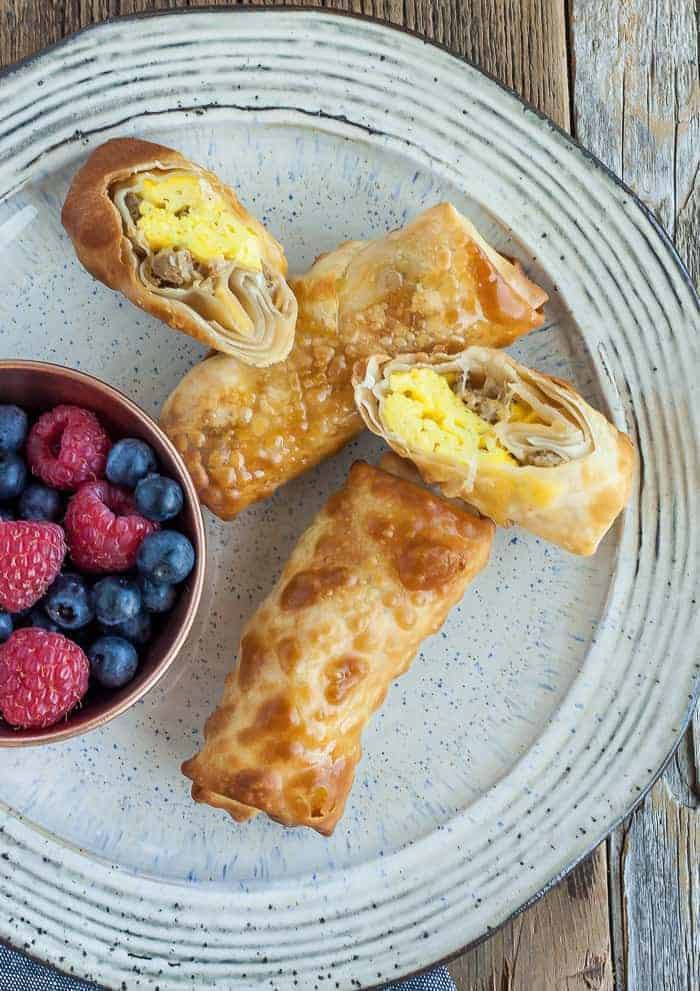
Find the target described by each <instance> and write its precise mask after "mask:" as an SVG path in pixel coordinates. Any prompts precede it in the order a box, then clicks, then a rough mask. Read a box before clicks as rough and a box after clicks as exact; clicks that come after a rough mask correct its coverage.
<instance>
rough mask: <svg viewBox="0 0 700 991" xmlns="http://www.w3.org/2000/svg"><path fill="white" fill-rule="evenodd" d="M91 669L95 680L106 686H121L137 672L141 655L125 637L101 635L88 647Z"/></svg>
mask: <svg viewBox="0 0 700 991" xmlns="http://www.w3.org/2000/svg"><path fill="white" fill-rule="evenodd" d="M88 657H89V658H90V669H91V671H92V676H93V678H94V679H95V681H98V682H99V683H100V685H103V686H104V687H105V688H121V687H122V686H123V685H126V684H127V682H129V681H131V679H132V678H133V677H134V675H135V674H136V668H137V667H138V665H139V655H138V654H137V653H136V648H135V647H134V645H133V644H132V643H129V641H128V640H125V639H124V638H123V637H112V636H108V637H99V639H97V640H95V642H94V643H93V645H92V646H91V647H90V648H89V649H88Z"/></svg>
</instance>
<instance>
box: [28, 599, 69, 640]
mask: <svg viewBox="0 0 700 991" xmlns="http://www.w3.org/2000/svg"><path fill="white" fill-rule="evenodd" d="M29 620H30V622H31V624H32V626H36V627H38V628H39V629H40V630H48V631H49V633H60V632H61V627H60V626H59V625H58V623H54V621H53V620H52V619H49V617H48V616H47V615H46V613H45V612H44V607H43V606H42V605H38V606H34V608H33V609H32V611H31V612H30V613H29ZM71 639H72V637H71Z"/></svg>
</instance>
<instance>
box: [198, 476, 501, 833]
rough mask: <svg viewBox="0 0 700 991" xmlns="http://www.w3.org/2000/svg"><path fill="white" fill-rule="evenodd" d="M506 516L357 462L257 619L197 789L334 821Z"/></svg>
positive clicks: (223, 802) (325, 823)
mask: <svg viewBox="0 0 700 991" xmlns="http://www.w3.org/2000/svg"><path fill="white" fill-rule="evenodd" d="M494 529H495V528H494V525H493V523H492V522H491V521H490V520H486V519H481V518H477V517H475V516H473V515H471V514H470V513H468V512H466V511H465V510H463V509H461V508H454V507H452V506H450V505H449V504H448V503H447V502H445V500H443V499H441V498H439V497H438V496H435V495H432V494H431V493H430V492H428V491H426V490H425V489H424V488H423V487H421V486H418V485H414V484H412V483H411V482H407V481H404V480H403V479H401V478H397V477H395V476H394V475H392V474H388V473H387V472H384V471H382V470H381V469H379V468H374V467H371V466H370V465H367V464H365V463H363V462H356V463H355V464H354V465H353V467H352V468H351V470H350V474H349V477H348V479H347V481H346V484H345V486H344V488H342V489H341V490H340V491H339V492H337V493H336V494H335V495H333V496H332V497H331V498H330V500H329V501H328V503H327V504H326V506H325V507H324V508H323V509H322V510H321V512H320V513H319V514H318V516H317V517H316V519H315V520H314V522H313V523H312V524H311V526H310V527H309V528H308V530H307V531H306V532H305V533H304V534H303V536H302V537H301V539H300V540H299V543H298V544H297V546H296V548H295V549H294V551H293V552H292V555H291V557H290V559H289V561H288V562H287V564H286V565H285V568H284V570H283V572H282V575H281V577H280V579H279V581H278V582H277V585H276V586H275V588H274V589H273V590H272V592H271V593H270V594H269V595H268V597H267V598H266V599H265V600H264V602H263V603H262V604H261V605H260V607H259V608H258V610H257V611H256V613H255V615H254V616H253V617H252V619H251V620H250V621H249V622H248V624H247V625H246V626H245V628H244V630H243V635H242V638H241V643H240V649H239V654H238V662H237V665H236V667H235V669H234V670H233V672H232V673H231V674H230V675H229V676H228V678H227V679H226V684H225V688H224V693H223V698H222V699H221V703H220V705H219V708H218V709H217V710H216V712H215V713H214V714H213V715H212V716H211V717H210V718H209V719H208V721H207V723H206V726H205V731H204V732H205V738H206V742H205V744H204V746H203V748H202V750H201V751H200V752H199V753H198V754H197V755H196V756H195V757H193V758H192V760H188V761H187V762H186V763H185V764H184V765H183V772H184V774H185V775H186V776H187V777H188V778H190V779H191V780H192V781H193V783H194V784H193V787H192V796H193V798H194V799H195V800H196V801H198V802H204V803H207V804H209V805H211V806H214V807H215V808H220V809H224V810H226V811H227V812H229V813H230V814H231V815H232V816H233V818H234V819H236V820H237V821H239V822H243V821H245V820H247V819H249V818H250V817H251V816H253V815H255V814H256V813H257V812H265V813H267V815H268V816H270V818H272V819H274V820H276V821H277V822H280V823H283V824H284V825H286V826H309V827H311V828H312V829H315V830H316V831H317V832H319V833H321V834H323V835H329V834H330V833H332V831H333V829H334V828H335V826H336V825H337V823H338V821H339V819H340V817H341V816H342V814H343V810H344V808H345V803H346V801H347V798H348V795H349V793H350V789H351V787H352V782H353V778H354V776H355V769H356V767H357V764H358V762H359V760H360V757H361V754H362V747H361V736H362V732H363V730H364V728H365V726H366V725H367V723H368V721H369V719H370V717H371V716H372V714H373V713H374V712H375V710H376V709H378V708H379V706H380V705H381V704H382V702H383V701H384V697H385V696H386V693H387V691H388V689H389V687H390V685H391V683H392V682H393V681H394V679H395V678H397V677H398V676H399V675H401V674H403V673H404V672H405V671H406V670H407V668H408V667H409V665H410V664H411V661H412V660H413V658H414V656H415V654H416V652H417V651H418V648H419V647H420V644H421V643H422V641H423V640H424V639H425V638H426V637H428V636H429V635H430V634H432V633H435V632H436V630H438V629H439V627H440V626H441V625H442V623H443V622H444V621H445V619H446V617H447V614H448V613H449V611H450V609H451V608H452V606H453V605H454V604H455V603H456V602H458V601H459V599H461V598H462V595H463V594H464V591H465V589H466V587H467V585H468V584H469V582H470V581H471V579H472V578H473V577H474V576H475V575H476V573H477V572H478V571H479V570H480V569H481V568H482V567H483V566H484V565H485V564H486V561H487V560H488V556H489V551H490V548H491V542H492V539H493V533H494Z"/></svg>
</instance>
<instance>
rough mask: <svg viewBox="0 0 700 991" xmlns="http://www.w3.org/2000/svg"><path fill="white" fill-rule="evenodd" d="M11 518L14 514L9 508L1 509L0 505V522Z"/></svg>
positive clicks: (6, 521)
mask: <svg viewBox="0 0 700 991" xmlns="http://www.w3.org/2000/svg"><path fill="white" fill-rule="evenodd" d="M13 519H14V516H13V515H12V513H11V511H10V510H9V509H3V508H2V506H0V523H9V521H10V520H13Z"/></svg>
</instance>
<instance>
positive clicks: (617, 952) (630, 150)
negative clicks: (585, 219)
mask: <svg viewBox="0 0 700 991" xmlns="http://www.w3.org/2000/svg"><path fill="white" fill-rule="evenodd" d="M696 16H697V14H696V11H695V10H694V4H693V2H692V0H636V2H631V0H574V3H573V6H572V22H571V37H572V40H573V48H574V56H575V62H574V64H575V78H574V104H575V114H574V122H573V123H574V129H575V132H576V134H577V136H578V137H579V138H580V140H581V141H582V142H583V143H584V144H585V145H586V146H587V147H589V148H590V149H591V150H592V151H594V152H595V153H596V154H597V155H598V156H599V157H600V158H602V159H603V161H604V162H606V163H607V164H608V165H610V167H611V168H613V169H614V170H615V171H616V172H618V173H619V174H621V175H622V176H623V178H624V179H625V181H626V182H627V183H629V185H630V186H631V187H632V188H633V189H634V190H635V192H637V193H638V195H639V196H640V197H641V198H642V200H643V201H644V202H645V203H646V205H647V206H648V207H649V208H650V209H651V210H652V211H653V212H654V214H655V215H656V216H657V218H658V219H659V220H660V222H661V223H662V224H663V225H664V226H665V227H666V229H667V230H668V231H669V233H670V234H671V236H672V237H673V238H674V240H675V243H676V247H677V248H678V250H679V252H680V254H681V256H682V257H683V258H684V260H685V262H686V264H687V265H688V268H689V270H690V272H691V274H692V275H693V276H694V278H695V279H696V281H697V280H698V279H699V278H700V244H699V243H698V230H699V229H700V227H699V221H700V190H699V188H698V169H699V168H700V84H699V80H698V60H697V57H698V47H697V46H698V29H697V21H696ZM699 758H700V721H699V719H698V716H697V714H696V717H695V720H694V728H693V729H692V730H690V731H689V733H688V735H687V736H686V738H685V740H684V741H683V743H682V744H681V747H680V748H679V751H678V753H677V755H676V756H675V758H674V760H673V761H672V763H671V765H670V767H669V769H668V771H667V773H666V775H665V778H664V780H663V781H662V782H660V783H658V784H657V785H656V787H655V788H654V789H653V791H652V793H651V795H650V796H649V797H648V798H647V800H646V801H645V802H644V804H643V805H642V806H641V807H640V809H639V810H638V811H637V812H636V813H635V814H634V815H633V816H632V817H631V818H630V820H629V821H628V822H627V823H626V824H625V825H624V826H623V827H622V828H621V829H620V830H619V831H618V832H617V833H616V834H615V835H614V836H613V837H611V839H610V841H609V863H610V907H611V920H612V925H613V958H614V961H615V965H616V975H617V982H616V988H617V989H619V991H622V989H624V988H629V989H637V988H639V989H647V988H649V989H654V991H655V989H656V988H659V989H661V988H663V989H669V991H670V989H674V991H675V989H676V988H679V989H680V988H684V989H685V988H688V989H691V988H692V989H694V988H698V987H700V866H699V858H698V853H699V852H700V811H699V810H698V799H699V797H700V792H699V791H698V781H699V779H700V773H699V771H700V763H699Z"/></svg>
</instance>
